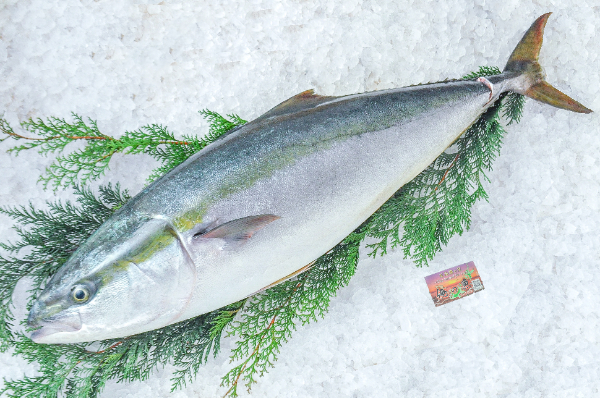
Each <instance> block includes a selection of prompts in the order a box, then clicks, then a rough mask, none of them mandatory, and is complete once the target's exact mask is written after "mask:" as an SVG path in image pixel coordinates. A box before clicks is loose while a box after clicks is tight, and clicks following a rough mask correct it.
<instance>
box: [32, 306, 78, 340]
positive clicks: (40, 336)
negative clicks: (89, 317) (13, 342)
mask: <svg viewBox="0 0 600 398" xmlns="http://www.w3.org/2000/svg"><path fill="white" fill-rule="evenodd" d="M30 318H31V317H30ZM27 323H28V324H29V326H31V327H38V329H36V330H34V331H33V332H32V333H31V335H30V336H29V338H30V339H31V340H32V341H33V342H34V343H38V344H55V343H70V342H73V333H75V332H78V331H80V330H81V328H82V326H83V323H82V322H81V315H80V314H79V313H77V314H73V315H72V316H69V317H60V318H56V319H51V318H50V319H43V320H38V319H36V320H33V321H32V320H31V319H28V322H27Z"/></svg>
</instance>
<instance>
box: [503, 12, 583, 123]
mask: <svg viewBox="0 0 600 398" xmlns="http://www.w3.org/2000/svg"><path fill="white" fill-rule="evenodd" d="M550 14H551V13H550V12H549V13H546V14H544V15H542V16H541V17H539V18H538V19H536V21H535V22H534V23H533V24H532V25H531V27H530V28H529V30H528V31H527V32H526V33H525V35H524V36H523V38H522V39H521V41H520V42H519V44H517V47H515V49H514V51H513V52H512V54H511V55H510V58H509V59H508V62H507V63H506V66H505V67H504V72H508V73H515V74H516V75H519V76H520V78H519V79H517V81H518V82H517V83H516V84H515V87H513V91H516V92H518V93H519V94H523V95H526V96H527V97H529V98H533V99H534V100H537V101H540V102H544V103H546V104H548V105H552V106H555V107H557V108H562V109H566V110H569V111H572V112H578V113H590V112H592V111H591V109H588V108H586V107H585V106H583V105H581V104H580V103H579V102H577V101H575V100H574V99H573V98H571V97H569V96H568V95H566V94H563V93H561V92H560V91H558V90H557V89H555V88H554V87H552V86H551V85H550V84H548V83H547V82H546V81H545V80H544V78H545V74H544V72H543V70H542V67H541V65H540V64H539V63H538V56H539V54H540V49H541V47H542V41H543V35H544V27H545V26H546V21H547V20H548V17H549V16H550Z"/></svg>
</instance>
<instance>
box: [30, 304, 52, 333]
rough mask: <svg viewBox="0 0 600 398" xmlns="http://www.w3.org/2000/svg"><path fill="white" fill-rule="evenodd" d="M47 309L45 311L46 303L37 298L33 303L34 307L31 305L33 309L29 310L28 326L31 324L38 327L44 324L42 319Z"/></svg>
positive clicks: (32, 326) (31, 326)
mask: <svg viewBox="0 0 600 398" xmlns="http://www.w3.org/2000/svg"><path fill="white" fill-rule="evenodd" d="M46 312H47V311H45V305H44V304H42V303H41V302H40V301H39V300H36V301H35V302H34V303H33V307H31V310H30V311H29V316H28V317H27V326H29V327H30V328H37V327H40V326H42V325H41V323H42V320H43V318H44V313H46Z"/></svg>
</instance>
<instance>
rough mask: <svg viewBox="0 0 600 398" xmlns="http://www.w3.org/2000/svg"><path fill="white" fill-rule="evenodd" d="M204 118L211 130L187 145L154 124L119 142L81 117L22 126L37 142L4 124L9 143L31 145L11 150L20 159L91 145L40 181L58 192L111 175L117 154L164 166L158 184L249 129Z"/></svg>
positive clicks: (234, 120)
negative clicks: (228, 135) (24, 154)
mask: <svg viewBox="0 0 600 398" xmlns="http://www.w3.org/2000/svg"><path fill="white" fill-rule="evenodd" d="M200 113H201V114H202V115H203V116H204V117H205V119H207V120H208V121H209V122H210V124H211V129H210V131H209V133H208V134H207V135H206V137H204V138H198V137H195V136H191V135H184V136H183V138H182V139H176V138H175V136H174V135H173V133H171V132H170V131H168V130H167V128H166V127H164V126H161V125H159V124H149V125H146V126H143V127H140V128H139V129H138V130H134V131H126V132H125V133H124V134H123V135H122V136H121V137H119V138H116V137H112V136H109V135H106V134H103V133H101V132H100V130H98V125H97V123H96V121H95V120H92V119H88V121H87V123H86V122H85V121H84V120H83V118H82V117H81V116H79V115H77V114H75V113H73V114H72V117H73V122H71V123H70V122H67V121H66V120H65V119H61V118H57V117H49V118H47V119H46V120H42V119H40V118H37V119H29V120H27V121H25V122H23V123H21V127H22V128H23V129H24V130H26V131H27V132H28V133H30V134H32V135H33V137H28V136H25V135H21V134H17V133H15V132H14V130H13V129H12V127H11V126H10V125H9V124H8V122H7V121H6V120H4V119H0V132H2V133H4V134H5V135H7V137H5V138H4V139H6V138H8V137H11V138H14V139H15V140H21V141H22V140H25V141H27V142H26V143H24V144H21V145H18V146H15V147H14V148H11V149H9V152H13V153H15V154H18V153H19V152H21V151H24V150H27V149H34V148H35V149H37V150H38V152H39V153H40V154H48V153H54V152H62V151H64V150H65V149H66V147H67V145H69V144H71V143H73V142H75V141H85V147H84V148H83V149H77V150H75V151H73V152H71V153H69V154H67V155H59V156H58V157H57V158H56V160H55V161H54V162H53V163H52V164H51V165H50V166H49V167H48V168H47V169H46V175H42V176H41V177H40V181H41V182H42V183H43V185H44V188H47V187H48V186H49V185H50V186H52V187H53V188H54V189H55V190H56V189H58V188H61V187H68V186H71V185H74V184H78V185H85V184H86V183H88V182H90V181H92V180H96V179H98V178H99V177H101V176H102V175H104V173H105V172H106V170H108V165H109V162H110V160H111V158H112V156H113V155H114V154H116V153H124V154H131V155H132V154H138V153H146V154H148V155H150V156H152V157H153V158H154V159H156V160H158V161H159V162H161V166H160V167H158V168H157V169H156V170H154V171H153V172H152V173H151V175H150V176H149V177H148V180H149V181H153V180H155V179H157V178H159V177H160V176H162V175H163V174H165V173H166V172H167V171H169V170H171V169H172V168H173V167H175V166H177V165H178V164H180V163H181V162H183V161H184V160H186V159H187V158H188V157H190V156H191V155H193V154H194V153H196V152H198V151H199V150H201V149H202V148H204V147H205V146H206V145H208V144H210V143H211V142H213V141H214V140H216V139H217V138H219V136H220V135H221V134H224V133H225V132H227V131H229V130H231V129H232V128H233V127H235V126H238V125H241V124H244V123H246V121H245V120H243V119H242V118H240V117H239V116H237V115H227V116H228V117H229V119H226V118H224V117H223V116H221V115H219V114H218V113H215V112H211V111H209V110H203V111H200ZM4 139H3V140H4Z"/></svg>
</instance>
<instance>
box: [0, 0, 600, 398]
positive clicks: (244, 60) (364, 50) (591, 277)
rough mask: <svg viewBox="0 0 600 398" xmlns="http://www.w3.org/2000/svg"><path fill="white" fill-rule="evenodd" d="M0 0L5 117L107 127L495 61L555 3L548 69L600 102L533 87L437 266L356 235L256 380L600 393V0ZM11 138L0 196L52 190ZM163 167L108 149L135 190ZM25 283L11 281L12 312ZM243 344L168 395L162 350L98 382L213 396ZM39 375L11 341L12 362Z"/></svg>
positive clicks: (114, 170)
mask: <svg viewBox="0 0 600 398" xmlns="http://www.w3.org/2000/svg"><path fill="white" fill-rule="evenodd" d="M2 3H3V5H1V6H0V72H1V73H0V115H1V114H3V115H4V117H5V118H6V119H7V120H8V121H9V122H10V123H11V124H12V125H13V127H15V128H17V127H18V122H20V121H24V120H26V119H27V118H29V117H48V116H59V117H66V118H69V115H70V112H76V113H78V114H80V115H82V116H84V117H91V118H93V119H96V120H97V121H98V125H99V127H100V130H101V131H102V132H104V133H107V134H114V135H119V134H121V133H122V132H124V131H125V130H131V129H136V128H138V127H140V126H142V125H145V124H148V123H160V124H164V125H167V126H168V127H169V128H170V129H171V130H173V131H175V132H177V133H178V134H183V133H188V134H189V133H195V134H204V133H206V131H207V125H206V124H205V123H204V121H203V119H202V118H201V117H200V115H199V114H198V113H197V111H198V110H200V109H203V108H208V109H211V110H214V111H217V112H221V113H232V112H234V113H237V114H239V115H241V116H242V117H244V118H246V119H248V120H251V119H253V118H255V117H257V116H259V115H260V114H261V113H263V112H265V111H267V110H268V109H269V108H270V107H272V106H274V105H275V104H277V103H279V102H281V101H283V100H285V99H286V98H288V97H290V96H292V95H294V94H296V93H298V92H300V91H303V90H306V89H309V88H314V89H315V90H316V92H317V93H320V94H324V95H344V94H351V93H356V92H363V91H372V90H379V89H386V88H392V87H400V86H405V85H410V84H416V83H422V82H427V81H437V80H441V79H445V78H455V77H460V76H462V75H463V74H465V73H467V72H470V71H474V70H476V69H477V68H478V67H479V66H480V65H495V66H499V67H502V66H503V65H504V64H505V62H506V60H507V58H508V56H509V54H510V52H511V51H512V49H513V48H514V46H515V45H516V43H517V42H518V40H519V39H520V38H521V36H522V34H523V33H524V31H525V29H527V28H528V27H529V26H530V24H531V23H532V22H533V21H534V20H535V18H537V17H538V16H539V15H541V14H543V13H545V12H548V11H553V12H554V14H553V15H552V16H551V18H550V19H549V21H548V25H547V27H546V34H545V39H544V46H543V48H542V52H541V56H540V60H541V64H542V65H543V66H544V67H545V70H546V72H547V74H548V79H547V80H548V81H549V82H550V83H551V84H553V85H555V86H556V87H557V88H559V89H560V90H562V91H564V92H565V93H567V94H569V95H571V96H572V97H573V98H575V99H577V100H579V101H580V102H582V103H583V104H585V105H586V106H588V107H589V108H591V109H593V110H594V111H595V112H596V113H593V114H591V115H579V114H575V113H569V112H566V111H563V110H557V109H555V108H552V107H550V106H546V105H543V104H539V103H536V102H534V101H532V100H528V101H527V103H526V106H525V113H524V117H523V120H522V122H521V123H519V124H517V125H512V126H509V127H508V134H507V136H506V139H505V142H504V145H503V148H502V154H501V156H500V157H499V159H497V161H496V163H495V164H494V170H493V171H492V172H491V173H489V177H490V179H491V183H489V184H486V187H487V192H488V193H489V196H490V200H489V203H486V202H480V203H477V204H476V205H475V207H474V209H473V218H472V219H473V223H472V227H471V230H470V231H469V232H467V233H465V234H464V235H463V236H462V237H459V236H456V237H454V238H453V239H452V240H451V242H450V244H449V245H448V247H446V248H445V250H444V251H443V252H442V253H440V254H438V255H437V257H436V258H435V259H434V260H433V261H432V262H431V265H430V267H429V268H416V267H415V266H414V264H413V263H412V262H410V261H408V260H403V258H402V253H401V252H400V251H398V250H396V251H394V252H392V253H390V254H388V255H386V256H384V257H378V258H376V259H371V258H368V257H367V256H366V253H367V251H366V250H363V252H362V257H361V261H360V264H359V267H358V271H357V273H356V275H355V276H354V278H353V279H352V281H351V282H350V285H349V286H348V287H346V288H344V289H342V290H340V291H339V295H338V296H337V297H336V298H334V299H333V300H332V303H331V308H330V311H329V314H328V315H327V316H326V318H325V319H323V320H320V321H319V322H317V323H314V324H311V325H309V326H307V327H299V328H298V331H297V332H295V333H294V334H293V337H292V339H291V341H290V342H289V343H288V344H285V345H284V346H283V347H282V349H281V353H280V354H279V356H278V357H279V360H278V361H277V363H276V366H275V368H273V369H272V370H270V371H269V373H268V374H267V375H266V376H264V377H262V378H260V379H259V382H258V384H257V385H255V386H254V387H253V390H252V396H255V397H282V396H285V397H374V396H377V397H396V396H405V397H410V398H416V397H433V396H435V397H488V396H501V397H532V398H533V397H564V396H570V397H590V396H597V394H600V392H599V386H600V372H599V370H598V369H599V368H600V344H599V340H600V322H599V321H600V319H599V316H600V295H599V288H598V283H599V282H598V280H600V260H599V258H600V212H599V205H600V201H599V196H600V195H599V193H600V192H599V190H600V172H599V169H600V167H599V166H600V117H599V115H600V93H599V87H600V84H599V83H600V72H599V71H600V57H599V56H598V52H599V50H600V45H599V44H598V43H599V42H600V36H599V35H600V34H599V33H598V30H597V26H600V6H598V5H594V4H597V3H596V1H595V0H578V1H560V2H557V1H552V0H540V1H537V2H534V3H535V4H529V2H527V3H526V2H520V1H517V0H507V1H502V2H497V1H490V0H488V1H485V0H478V1H475V2H471V1H464V0H460V1H458V0H455V1H448V2H444V1H440V2H419V1H387V2H375V1H372V2H371V1H364V2H361V1H352V0H345V1H343V2H342V1H339V2H331V1H330V2H327V1H303V2H292V1H287V2H279V1H248V2H244V1H240V2H223V4H220V5H215V4H213V3H216V2H211V1H204V2H186V3H184V4H178V5H168V4H164V3H161V4H153V5H142V4H135V5H134V4H131V3H130V2H121V1H112V2H109V1H97V2H92V1H73V0H66V1H62V0H61V1H57V0H24V1H18V2H17V1H15V0H8V1H6V0H5V1H3V2H2ZM13 144H14V143H13V141H6V142H3V143H1V144H0V151H1V152H0V204H1V205H10V206H12V205H19V204H25V203H27V202H28V201H31V202H32V203H33V204H34V205H36V206H42V205H43V203H44V201H45V200H53V199H54V194H53V192H52V191H51V190H47V191H44V190H43V189H42V187H41V186H40V184H37V183H36V180H37V179H38V177H39V175H40V173H41V172H43V170H44V168H45V167H46V166H47V165H49V164H50V162H51V158H44V157H41V156H39V155H38V154H37V153H34V152H30V153H28V152H24V153H22V154H21V155H19V156H18V157H15V156H11V155H8V154H6V153H5V150H6V149H8V148H10V147H11V146H12V145H13ZM155 166H156V163H154V161H153V160H152V159H149V158H147V157H143V156H134V157H127V156H115V157H114V159H113V160H112V161H111V171H110V172H109V174H108V175H107V176H106V178H104V179H103V181H102V182H106V181H121V182H122V183H123V185H124V186H125V187H127V188H129V189H130V190H131V192H133V193H136V192H138V191H139V190H140V189H141V187H143V185H144V181H145V178H146V176H147V175H148V173H149V172H150V171H151V170H152V169H153V168H154V167H155ZM57 196H58V197H60V198H72V196H71V194H70V193H65V192H60V191H59V192H58V193H57ZM10 227H11V220H10V219H8V218H7V217H5V216H0V237H1V239H2V241H6V240H7V239H14V238H16V234H15V232H14V231H12V230H11V229H10ZM469 260H474V261H475V263H476V265H477V267H478V269H479V272H480V274H481V275H482V279H483V282H484V284H485V287H486V289H485V290H484V291H483V292H480V293H477V294H475V295H472V296H470V297H467V298H465V299H462V300H459V301H457V302H454V303H451V304H449V305H446V306H443V307H440V308H434V306H433V303H432V301H431V298H430V297H429V295H428V293H427V287H426V285H425V282H424V279H423V278H424V277H425V276H426V275H429V274H431V273H433V272H436V271H439V270H442V269H445V268H448V267H451V266H455V265H459V264H462V263H464V262H467V261H469ZM24 290H25V287H24V285H20V286H19V289H18V291H17V292H16V293H15V300H16V302H17V307H18V308H17V309H16V313H17V314H20V316H24V312H23V308H22V303H23V301H24V299H25V292H24ZM232 346H233V341H232V340H231V339H227V338H226V339H224V340H223V350H222V352H221V354H220V355H219V357H218V358H217V359H211V360H210V361H209V362H208V364H206V365H205V366H204V367H202V369H201V370H200V372H199V374H198V376H197V379H196V381H195V382H193V383H191V384H189V385H188V386H187V387H186V388H185V389H183V390H178V391H176V392H174V393H169V389H170V381H169V378H170V376H171V371H172V368H171V367H167V368H166V369H164V370H159V371H157V372H156V373H155V374H154V375H153V376H152V377H151V378H150V379H149V380H148V381H145V382H136V383H122V384H117V383H115V382H109V383H108V386H107V387H106V389H105V390H104V392H103V393H102V394H101V396H102V397H115V398H123V397H173V398H175V397H177V398H180V397H192V396H193V397H217V396H221V395H222V394H223V393H224V392H225V389H224V388H222V387H219V383H220V379H221V377H222V376H223V375H224V374H225V373H226V372H227V371H228V370H229V369H230V368H231V366H232V365H230V364H229V363H228V362H229V361H228V353H229V349H230V348H231V347H232ZM34 372H35V368H34V367H33V366H29V365H27V364H26V362H25V361H24V360H22V359H20V358H15V357H12V356H11V353H10V352H8V353H3V354H0V376H2V377H7V378H18V377H21V376H22V375H23V374H24V373H26V374H28V375H33V374H34ZM0 383H1V382H0ZM240 390H242V391H243V390H244V389H243V388H240ZM242 395H243V396H246V395H247V394H246V393H245V392H244V393H243V394H242Z"/></svg>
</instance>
